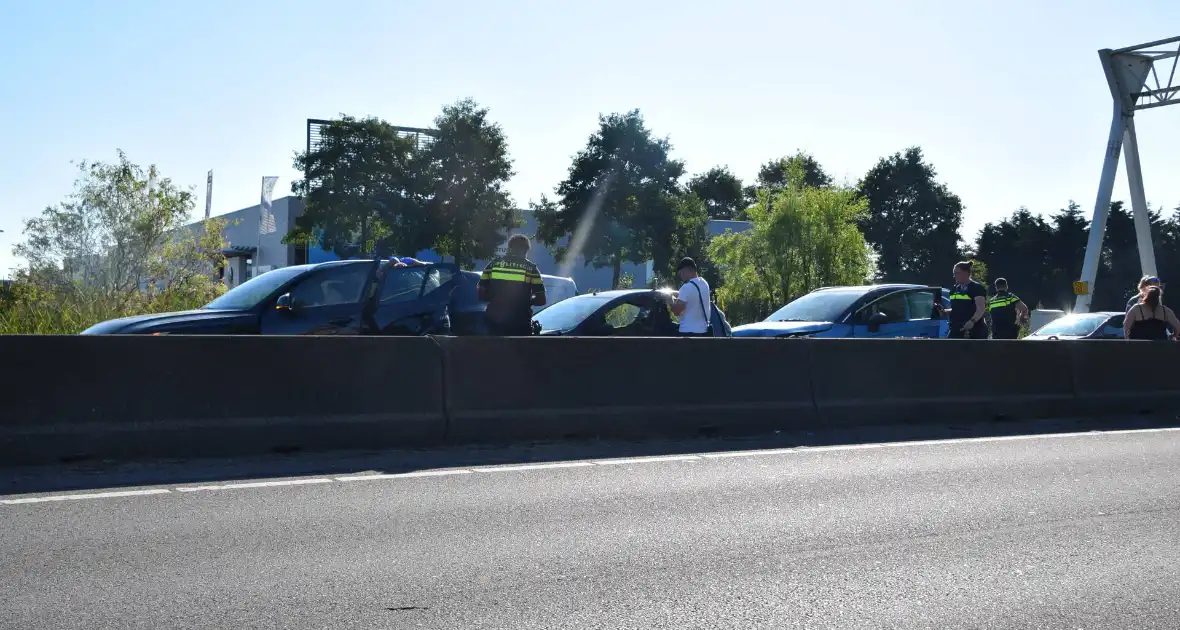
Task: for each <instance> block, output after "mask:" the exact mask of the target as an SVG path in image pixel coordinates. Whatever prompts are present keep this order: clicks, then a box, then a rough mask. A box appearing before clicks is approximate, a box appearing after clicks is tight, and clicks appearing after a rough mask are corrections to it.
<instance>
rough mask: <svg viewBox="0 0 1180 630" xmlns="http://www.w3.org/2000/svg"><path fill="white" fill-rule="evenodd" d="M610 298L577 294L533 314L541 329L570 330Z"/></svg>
mask: <svg viewBox="0 0 1180 630" xmlns="http://www.w3.org/2000/svg"><path fill="white" fill-rule="evenodd" d="M608 301H610V298H607V297H602V296H599V295H579V296H578V297H572V298H569V299H566V300H562V301H560V302H558V303H557V304H554V305H553V306H550V307H549V308H547V309H545V310H543V311H541V312H539V313H537V314H536V315H534V316H533V321H535V322H537V323H538V324H540V325H541V329H542V330H570V329H572V328H573V327H575V326H577V325H578V324H581V323H582V321H583V320H585V319H586V318H587V317H589V316H590V315H591V314H592V313H594V311H597V310H598V309H599V308H602V305H604V304H606V303H607V302H608Z"/></svg>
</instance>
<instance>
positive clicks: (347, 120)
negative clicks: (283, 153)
mask: <svg viewBox="0 0 1180 630" xmlns="http://www.w3.org/2000/svg"><path fill="white" fill-rule="evenodd" d="M320 138H321V140H320V144H319V146H318V147H316V148H315V149H314V150H312V151H310V152H304V153H300V154H297V155H296V156H295V168H296V169H298V170H300V171H301V172H302V173H303V174H304V177H303V179H300V180H296V181H295V182H292V184H291V192H292V193H293V194H295V195H297V196H299V197H300V198H302V199H303V214H302V215H300V216H299V217H298V218H296V220H295V226H294V227H293V228H292V229H291V231H290V232H288V233H287V235H286V237H285V238H284V242H288V243H296V242H301V243H307V244H309V245H315V244H318V245H319V246H320V247H322V248H323V249H325V250H328V251H334V252H336V254H337V255H339V256H341V257H349V256H355V255H357V254H358V253H365V254H370V253H373V252H375V251H377V250H378V249H390V248H392V249H395V250H398V251H411V252H415V251H418V249H421V248H422V247H429V246H430V245H432V244H433V241H434V238H433V237H434V234H435V233H436V232H437V229H438V225H437V224H436V223H435V222H434V221H432V220H431V218H430V216H429V214H428V213H427V211H426V209H425V204H424V202H423V199H422V195H421V194H420V193H421V182H420V181H419V180H418V179H417V177H416V176H417V173H418V166H419V165H418V163H417V159H416V156H415V144H414V142H413V141H412V140H411V139H409V138H405V137H402V136H400V135H398V133H397V129H396V128H394V126H393V125H390V124H389V123H387V122H385V121H383V120H378V119H376V118H372V117H370V118H365V119H361V120H358V119H356V118H353V117H351V116H341V117H340V119H339V120H334V121H332V122H331V123H330V124H328V125H325V126H323V127H321V128H320Z"/></svg>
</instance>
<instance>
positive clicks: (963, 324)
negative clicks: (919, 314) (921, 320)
mask: <svg viewBox="0 0 1180 630" xmlns="http://www.w3.org/2000/svg"><path fill="white" fill-rule="evenodd" d="M986 313H987V289H985V288H984V287H983V285H982V284H980V283H978V282H976V281H974V280H972V279H971V263H970V262H959V263H955V286H954V287H952V288H951V320H950V322H948V324H949V328H950V332H949V334H947V337H948V338H949V339H987V323H986V322H984V321H983V316H984V315H985V314H986Z"/></svg>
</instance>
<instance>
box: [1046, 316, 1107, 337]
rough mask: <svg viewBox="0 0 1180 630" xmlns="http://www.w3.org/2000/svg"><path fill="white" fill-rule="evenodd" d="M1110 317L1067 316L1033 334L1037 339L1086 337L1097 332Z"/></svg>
mask: <svg viewBox="0 0 1180 630" xmlns="http://www.w3.org/2000/svg"><path fill="white" fill-rule="evenodd" d="M1108 317H1109V315H1103V314H1100V313H1099V314H1094V313H1090V314H1086V315H1066V316H1065V317H1062V318H1060V319H1055V320H1053V321H1051V322H1049V323H1048V324H1045V325H1044V326H1042V327H1041V328H1040V330H1038V331H1037V332H1035V333H1033V334H1034V335H1035V336H1037V337H1048V336H1049V335H1056V336H1058V337H1084V336H1086V335H1088V334H1090V333H1092V332H1094V331H1095V330H1097V329H1098V327H1099V326H1101V325H1102V323H1103V322H1105V321H1106V320H1107V318H1108Z"/></svg>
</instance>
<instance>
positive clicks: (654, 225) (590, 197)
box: [532, 110, 684, 286]
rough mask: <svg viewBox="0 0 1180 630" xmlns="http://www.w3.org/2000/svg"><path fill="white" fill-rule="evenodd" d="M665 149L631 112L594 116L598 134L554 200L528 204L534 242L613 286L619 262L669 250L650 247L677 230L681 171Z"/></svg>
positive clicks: (636, 112) (638, 260)
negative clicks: (581, 262)
mask: <svg viewBox="0 0 1180 630" xmlns="http://www.w3.org/2000/svg"><path fill="white" fill-rule="evenodd" d="M671 150H672V145H671V143H670V142H669V141H668V140H667V139H666V138H664V139H657V138H655V137H653V135H652V132H651V130H649V129H648V128H647V126H646V125H645V124H644V121H643V116H642V115H641V114H640V113H639V110H632V111H630V112H627V113H625V114H611V115H609V116H599V128H598V130H597V131H596V132H595V133H594V134H593V135H591V136H590V139H589V140H588V142H587V144H586V147H585V148H584V149H582V150H581V151H579V152H578V154H577V155H576V156H574V160H573V163H572V164H571V165H570V169H569V175H568V176H567V177H566V179H565V181H563V182H561V184H560V185H558V187H557V195H558V200H557V201H556V202H554V201H550V200H548V199H546V198H545V197H542V198H541V201H540V202H539V203H536V204H533V206H532V207H533V210H534V211H535V212H536V217H537V239H538V240H539V241H541V242H542V243H545V244H547V245H549V246H551V247H552V246H555V245H556V244H557V243H558V242H559V241H560V240H562V239H564V238H569V239H570V241H569V243H568V244H567V245H565V246H562V247H557V248H556V250H557V253H558V255H559V257H561V258H564V259H566V260H569V261H572V260H575V259H576V258H577V256H579V255H582V256H585V259H586V261H587V264H590V265H593V266H595V267H597V268H601V267H611V269H612V272H613V273H612V276H611V284H612V286H618V283H619V279H620V276H621V275H622V265H623V263H624V262H632V263H637V264H642V263H645V262H647V261H648V260H653V259H654V260H655V264H656V265H657V266H659V267H663V266H665V265H667V264H668V260H661V259H660V257H661V256H668V255H670V254H671V249H669V248H666V247H657V243H658V242H659V241H662V240H666V239H668V237H669V235H670V234H672V233H673V232H675V231H676V230H677V229H678V226H679V224H680V221H679V219H678V218H677V215H676V212H677V209H678V208H679V207H680V206H679V204H678V203H677V201H676V197H677V195H678V194H679V193H680V189H679V185H678V183H677V182H678V180H679V179H680V177H681V176H682V175H684V165H683V164H682V163H681V162H679V161H677V160H673V159H671V158H670V157H669V153H670V152H671Z"/></svg>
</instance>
